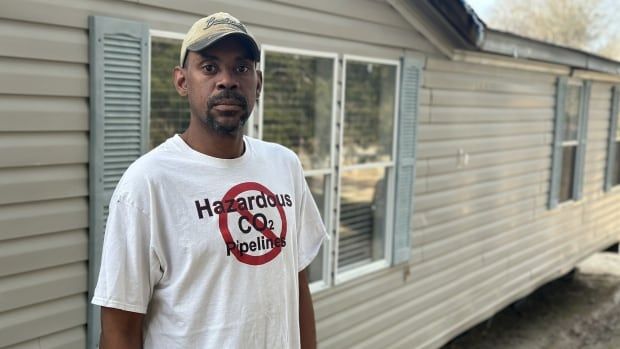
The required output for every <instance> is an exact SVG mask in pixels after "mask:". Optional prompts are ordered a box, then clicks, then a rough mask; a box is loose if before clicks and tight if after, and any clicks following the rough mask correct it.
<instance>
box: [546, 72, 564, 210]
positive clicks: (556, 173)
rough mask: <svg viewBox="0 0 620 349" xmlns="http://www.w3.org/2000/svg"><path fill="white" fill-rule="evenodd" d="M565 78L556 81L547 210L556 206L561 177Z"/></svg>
mask: <svg viewBox="0 0 620 349" xmlns="http://www.w3.org/2000/svg"><path fill="white" fill-rule="evenodd" d="M567 80H568V79H567V78H566V77H565V76H561V77H559V78H558V81H557V88H556V95H555V122H554V130H555V132H554V136H553V154H552V156H551V182H550V184H549V209H552V208H554V207H556V206H557V205H558V200H559V198H558V197H559V192H560V181H561V176H562V137H563V133H562V132H563V127H564V98H565V96H566V84H567Z"/></svg>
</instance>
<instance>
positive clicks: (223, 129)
mask: <svg viewBox="0 0 620 349" xmlns="http://www.w3.org/2000/svg"><path fill="white" fill-rule="evenodd" d="M226 99H233V100H235V101H236V102H238V103H239V104H240V106H241V108H242V109H243V114H241V117H240V118H239V123H238V124H237V125H231V126H229V125H223V124H221V123H219V122H217V121H216V120H215V115H213V112H212V110H213V108H214V107H215V106H216V105H217V104H219V102H220V101H222V100H226ZM249 117H250V111H249V110H248V101H247V100H246V98H245V97H244V96H243V95H241V94H239V93H237V92H235V91H231V90H225V91H223V92H221V93H220V94H218V95H215V96H212V97H211V98H209V100H208V101H207V115H206V118H205V120H204V122H205V124H206V125H207V126H208V127H209V128H211V129H212V130H214V131H215V132H216V133H217V134H221V135H228V136H234V135H236V134H237V133H238V132H239V131H241V130H242V129H243V126H244V125H245V123H246V122H247V121H248V118H249Z"/></svg>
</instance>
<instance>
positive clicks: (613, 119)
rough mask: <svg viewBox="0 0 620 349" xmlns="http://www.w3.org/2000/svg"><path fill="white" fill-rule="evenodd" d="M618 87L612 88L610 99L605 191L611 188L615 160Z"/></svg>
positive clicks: (619, 101)
mask: <svg viewBox="0 0 620 349" xmlns="http://www.w3.org/2000/svg"><path fill="white" fill-rule="evenodd" d="M619 104H620V85H616V86H614V88H613V89H612V97H611V115H610V117H609V140H608V141H609V143H608V144H607V166H606V167H605V191H609V189H611V186H612V178H611V177H612V176H613V169H614V161H615V159H616V128H617V127H618V112H619V110H618V109H619V108H620V105H619Z"/></svg>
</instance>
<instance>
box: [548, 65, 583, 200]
mask: <svg viewBox="0 0 620 349" xmlns="http://www.w3.org/2000/svg"><path fill="white" fill-rule="evenodd" d="M569 86H576V87H579V88H580V95H579V106H578V115H577V128H578V129H577V137H576V138H577V139H576V140H568V141H566V140H564V126H565V122H566V98H567V97H568V96H567V95H568V93H567V92H568V87H569ZM589 90H590V82H589V81H587V80H581V79H574V78H568V77H564V76H563V77H559V78H558V79H557V86H556V105H555V109H554V110H555V116H554V119H555V125H554V139H553V142H552V147H553V151H552V160H551V161H552V164H551V177H550V185H549V203H548V208H549V209H554V208H557V207H563V206H566V205H571V204H574V203H576V202H579V201H581V199H582V191H583V175H584V168H585V156H586V145H587V126H588V114H589V107H588V104H589V99H590V92H589ZM569 146H574V147H575V160H574V165H573V169H572V170H573V180H572V188H571V189H572V195H571V196H572V197H571V198H570V199H568V200H565V201H560V192H561V182H562V175H563V172H562V170H563V166H562V163H563V153H564V149H565V148H566V147H569Z"/></svg>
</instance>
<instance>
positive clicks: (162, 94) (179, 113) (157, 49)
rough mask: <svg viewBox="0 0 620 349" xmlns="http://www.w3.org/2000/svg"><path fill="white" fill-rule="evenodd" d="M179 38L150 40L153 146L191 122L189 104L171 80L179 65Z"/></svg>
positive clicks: (182, 129) (181, 130)
mask: <svg viewBox="0 0 620 349" xmlns="http://www.w3.org/2000/svg"><path fill="white" fill-rule="evenodd" d="M180 49H181V41H180V40H172V39H162V38H156V37H153V38H152V42H151V126H150V146H151V148H154V147H156V146H158V145H159V144H161V143H162V142H163V141H165V140H166V139H167V138H168V137H170V136H172V135H174V134H175V133H181V132H183V131H184V130H185V129H186V128H187V126H188V125H189V105H188V104H187V99H186V98H185V97H181V96H179V94H178V93H177V91H176V90H175V89H174V85H173V82H172V70H173V69H174V67H175V66H177V65H179V51H180Z"/></svg>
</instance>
